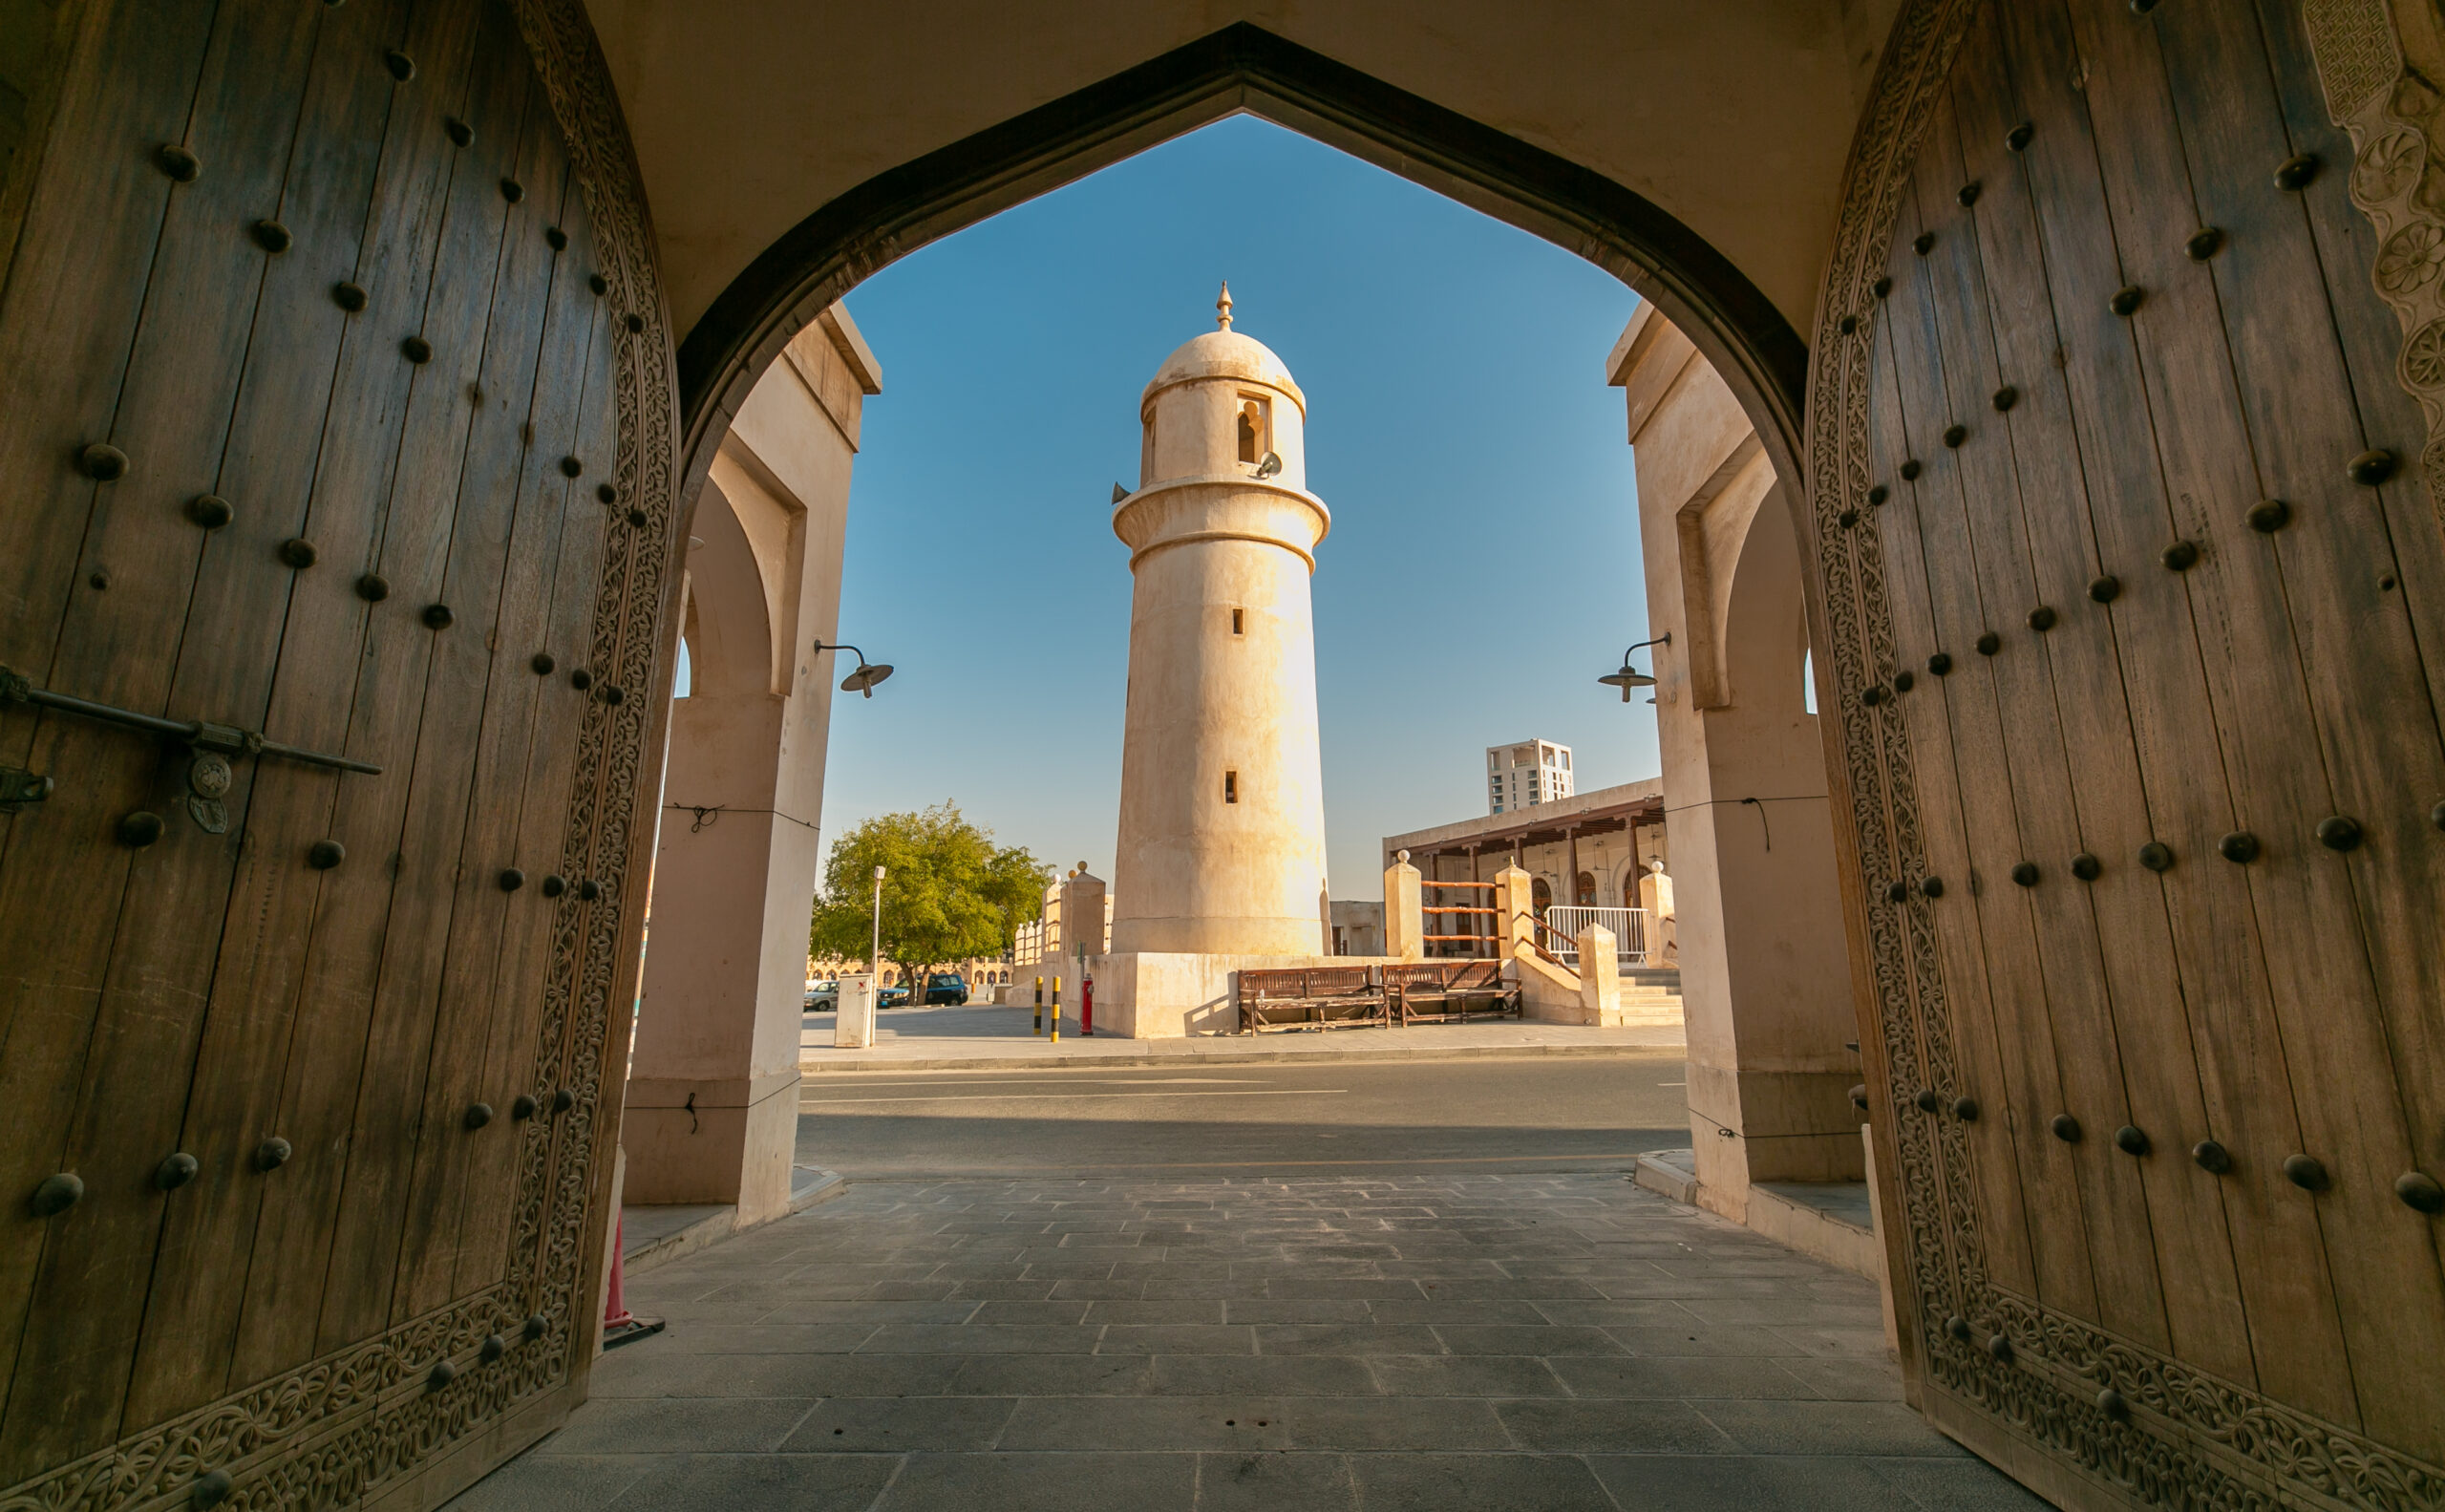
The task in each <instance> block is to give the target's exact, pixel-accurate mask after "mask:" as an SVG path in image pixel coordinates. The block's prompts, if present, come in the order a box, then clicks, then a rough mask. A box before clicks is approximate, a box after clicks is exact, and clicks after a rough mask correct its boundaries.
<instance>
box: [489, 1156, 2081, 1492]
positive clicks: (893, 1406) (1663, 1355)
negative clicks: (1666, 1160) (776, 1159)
mask: <svg viewBox="0 0 2445 1512" xmlns="http://www.w3.org/2000/svg"><path fill="white" fill-rule="evenodd" d="M629 1304H630V1306H631V1307H632V1308H634V1309H635V1310H638V1311H640V1312H646V1313H650V1314H655V1315H659V1316H662V1317H665V1318H667V1319H668V1320H669V1321H670V1330H669V1331H668V1332H667V1333H665V1334H663V1335H661V1336H660V1337H657V1338H653V1339H649V1340H647V1341H645V1342H643V1343H639V1344H636V1345H632V1346H630V1347H628V1348H626V1349H623V1350H620V1351H617V1352H613V1353H611V1354H609V1355H606V1357H605V1358H604V1359H603V1360H602V1361H601V1362H600V1363H598V1365H597V1366H596V1368H595V1374H594V1398H593V1399H592V1400H591V1401H589V1402H587V1403H586V1404H585V1406H584V1407H582V1408H580V1409H579V1410H578V1412H577V1414H576V1415H575V1416H574V1417H573V1418H572V1420H571V1421H570V1423H569V1424H568V1426H567V1427H566V1428H564V1429H563V1430H562V1431H561V1432H560V1433H559V1434H557V1435H555V1436H553V1437H551V1438H549V1439H546V1440H545V1441H544V1442H543V1443H542V1444H540V1445H539V1446H537V1447H536V1448H535V1449H534V1450H533V1451H531V1452H530V1453H528V1454H527V1455H526V1456H524V1457H523V1458H522V1459H519V1460H517V1461H515V1462H513V1463H512V1464H510V1465H508V1466H506V1467H504V1468H503V1469H502V1470H500V1472H498V1473H496V1474H495V1475H494V1476H493V1477H491V1478H490V1479H489V1480H485V1481H484V1482H482V1483H481V1484H479V1485H478V1486H476V1487H475V1488H473V1489H472V1490H470V1491H469V1492H467V1493H466V1494H465V1495H464V1496H462V1497H460V1498H459V1499H458V1501H456V1502H454V1503H452V1506H453V1508H454V1509H456V1512H496V1509H499V1512H508V1509H517V1512H562V1509H570V1512H575V1509H591V1508H603V1507H613V1508H618V1509H621V1512H627V1509H630V1508H638V1509H643V1508H657V1509H673V1512H683V1509H688V1508H696V1507H705V1508H716V1507H717V1508H723V1509H725V1512H760V1509H765V1508H774V1509H789V1512H833V1509H840V1512H867V1509H874V1512H932V1509H953V1508H957V1509H991V1512H1035V1509H1042V1512H1101V1509H1105V1508H1116V1509H1117V1508H1128V1509H1131V1512H1167V1509H1173V1508H1179V1509H1189V1508H1196V1509H1199V1512H1223V1509H1229V1508H1243V1507H1245V1508H1264V1509H1267V1512H1304V1509H1307V1508H1329V1509H1358V1512H1384V1509H1392V1508H1403V1509H1420V1512H1424V1509H1439V1508H1454V1509H1459V1508H1468V1509H1473V1512H1480V1509H1487V1508H1506V1509H1507V1508H1521V1509H1530V1508H1533V1509H1555V1512H1563V1509H1577V1508H1590V1509H1605V1512H1631V1509H1650V1508H1651V1509H1660V1512H1661V1509H1669V1512H1682V1509H1689V1512H1697V1509H1733V1508H1737V1509H1740V1512H1775V1509H1780V1508H1794V1509H1798V1508H1807V1509H1811V1512H1817V1509H1844V1512H1847V1509H1860V1512H1877V1509H1887V1508H1890V1509H1911V1512H1917V1509H1936V1508H1944V1509H1948V1512H1951V1509H1958V1512H1983V1509H1988V1508H2041V1507H2043V1506H2044V1505H2045V1503H2044V1502H2042V1501H2037V1500H2036V1499H2034V1498H2032V1497H2030V1495H2028V1494H2027V1493H2026V1492H2023V1491H2022V1490H2020V1489H2019V1488H2018V1487H2016V1486H2014V1485H2013V1484H2012V1483H2011V1482H2010V1481H2009V1480H2007V1479H2006V1478H2005V1477H2004V1476H2003V1475H2002V1474H2001V1473H1999V1472H1997V1471H1995V1470H1993V1469H1990V1468H1989V1467H1988V1465H1986V1464H1985V1463H1984V1462H1983V1461H1981V1460H1978V1459H1973V1458H1971V1457H1969V1456H1968V1455H1967V1454H1965V1453H1964V1452H1963V1451H1961V1450H1960V1449H1959V1448H1958V1447H1956V1446H1955V1445H1954V1444H1953V1443H1952V1442H1951V1441H1950V1440H1948V1439H1946V1438H1945V1437H1942V1436H1940V1435H1938V1434H1937V1433H1936V1432H1935V1431H1934V1430H1932V1429H1930V1428H1928V1427H1927V1426H1926V1425H1925V1424H1924V1423H1923V1422H1922V1421H1921V1420H1920V1419H1919V1418H1918V1417H1917V1416H1916V1415H1914V1414H1913V1413H1911V1412H1910V1411H1909V1410H1908V1409H1907V1408H1906V1407H1904V1406H1903V1405H1902V1402H1901V1400H1900V1395H1901V1391H1900V1379H1899V1376H1898V1374H1897V1373H1896V1370H1895V1368H1894V1366H1893V1364H1892V1363H1891V1361H1890V1360H1889V1358H1888V1357H1887V1356H1886V1354H1885V1352H1884V1342H1883V1332H1882V1325H1881V1323H1880V1321H1879V1317H1878V1310H1877V1300H1876V1292H1875V1289H1874V1288H1872V1287H1871V1286H1870V1285H1869V1284H1868V1283H1866V1282H1864V1281H1861V1280H1860V1279H1858V1278H1857V1277H1854V1276H1850V1275H1846V1274H1844V1273H1842V1272H1839V1271H1837V1270H1833V1269H1831V1268H1829V1267H1825V1266H1821V1265H1818V1264H1817V1263H1816V1262H1814V1261H1810V1260H1807V1259H1804V1258H1802V1257H1800V1256H1798V1255H1797V1254H1794V1253H1793V1252H1791V1251H1789V1250H1787V1249H1784V1248H1782V1247H1781V1246H1778V1245H1775V1244H1774V1243H1773V1242H1771V1241H1769V1240H1765V1239H1761V1238H1758V1237H1757V1236H1755V1235H1754V1234H1751V1233H1749V1232H1748V1231H1747V1230H1745V1229H1742V1228H1740V1227H1738V1226H1736V1225H1732V1224H1728V1223H1725V1222H1724V1221H1722V1220H1720V1219H1717V1218H1715V1217H1713V1216H1712V1215H1710V1214H1705V1213H1700V1212H1697V1211H1695V1210H1694V1209H1691V1208H1689V1207H1684V1206H1681V1205H1679V1204H1677V1203H1671V1202H1669V1201H1667V1200H1666V1199H1664V1198H1662V1197H1659V1196H1657V1195H1655V1194H1654V1193H1651V1192H1648V1191H1645V1190H1642V1189H1640V1188H1638V1187H1635V1186H1633V1185H1632V1184H1631V1183H1630V1182H1628V1181H1626V1179H1624V1177H1623V1176H1621V1175H1620V1174H1618V1173H1603V1174H1599V1173H1574V1174H1562V1175H1540V1176H1520V1175H1512V1176H1464V1177H1452V1178H1443V1179H1437V1178H1434V1177H1393V1178H1386V1179H1381V1180H1375V1179H1370V1180H1355V1181H1353V1180H1344V1179H1331V1178H1317V1179H1312V1180H1293V1181H1243V1182H1197V1183H1187V1184H1180V1183H1172V1182H1062V1181H1043V1182H934V1183H922V1184H921V1183H891V1182H877V1183H859V1184H857V1185H855V1186H853V1187H852V1188H851V1189H850V1191H849V1192H848V1194H847V1195H846V1196H844V1197H842V1198H840V1199H839V1200H837V1201H835V1202H832V1203H827V1204H825V1205H824V1206H822V1207H819V1208H816V1209H814V1210H812V1211H810V1212H806V1213H802V1214H800V1215H798V1216H797V1217H794V1218H790V1219H785V1220H783V1221H781V1222H779V1223H776V1224H773V1225H769V1226H767V1227H764V1228H761V1229H758V1230H755V1231H754V1232H752V1233H749V1234H745V1235H742V1236H740V1237H738V1238H735V1239H733V1240H730V1241H728V1242H726V1243H724V1244H722V1245H719V1246H714V1247H713V1248H712V1249H708V1250H706V1251H704V1252H702V1253H700V1254H696V1255H692V1256H690V1257H688V1258H686V1259H683V1260H679V1261H675V1262H673V1263H671V1264H670V1265H669V1266H666V1267H662V1268H660V1269H657V1270H655V1271H652V1272H651V1273H649V1274H648V1275H645V1276H642V1277H639V1278H638V1279H637V1280H636V1282H635V1283H634V1284H633V1285H632V1286H631V1288H630V1289H629Z"/></svg>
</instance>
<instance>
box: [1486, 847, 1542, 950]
mask: <svg viewBox="0 0 2445 1512" xmlns="http://www.w3.org/2000/svg"><path fill="white" fill-rule="evenodd" d="M1536 885H1537V880H1536V879H1535V878H1533V877H1531V876H1529V875H1528V874H1527V873H1526V872H1524V871H1522V870H1520V867H1519V866H1517V865H1509V866H1505V867H1503V868H1502V870H1500V871H1499V872H1496V873H1495V874H1494V907H1495V918H1494V924H1495V930H1494V933H1495V942H1496V953H1497V954H1499V956H1501V958H1502V959H1504V960H1506V961H1508V960H1510V959H1511V958H1512V957H1513V956H1515V955H1518V954H1519V953H1520V951H1521V950H1523V949H1527V948H1532V947H1533V946H1534V945H1535V944H1536V941H1537V893H1536Z"/></svg>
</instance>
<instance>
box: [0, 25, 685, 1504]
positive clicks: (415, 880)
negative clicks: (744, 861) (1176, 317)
mask: <svg viewBox="0 0 2445 1512" xmlns="http://www.w3.org/2000/svg"><path fill="white" fill-rule="evenodd" d="M10 14H11V17H12V19H11V20H10V21H9V22H8V23H7V25H9V26H10V27H12V28H17V29H18V30H19V32H20V33H21V34H12V35H11V36H9V37H8V38H7V39H6V40H7V42H8V48H7V51H8V53H9V56H10V58H11V66H12V67H16V68H18V70H19V75H20V76H19V77H17V78H13V79H11V81H10V82H11V85H12V87H16V88H17V93H18V94H19V95H21V96H24V97H25V98H26V99H27V100H28V101H29V102H30V103H29V106H28V110H27V112H26V113H25V116H24V118H23V119H22V120H21V121H19V122H18V123H17V124H16V126H15V127H13V128H11V129H12V130H13V131H14V135H13V136H12V137H11V138H10V139H8V140H7V141H5V142H0V148H6V149H7V154H8V155H7V157H6V159H5V161H4V163H0V245H5V246H6V248H7V251H6V253H5V256H6V258H7V261H6V263H5V273H4V274H0V276H5V279H6V283H5V287H4V288H0V385H5V393H6V402H5V403H0V666H5V668H6V669H7V671H6V672H0V768H7V769H9V770H8V771H6V772H0V798H6V799H13V800H14V801H12V802H11V803H10V804H8V805H7V806H8V808H9V810H10V812H8V813H6V815H5V816H0V1108H5V1109H6V1110H7V1111H6V1116H5V1117H0V1198H4V1199H5V1201H6V1203H7V1204H8V1206H7V1211H6V1214H5V1216H0V1381H5V1387H0V1390H5V1399H4V1400H0V1487H6V1488H7V1489H5V1490H0V1505H5V1506H10V1507H16V1506H42V1507H53V1506H61V1507H64V1506H71V1505H73V1506H76V1507H79V1508H89V1509H96V1512H98V1509H101V1508H115V1507H120V1506H139V1505H140V1506H153V1505H169V1504H176V1505H180V1506H186V1505H191V1504H192V1505H208V1504H211V1503H212V1502H213V1501H215V1500H216V1499H225V1498H227V1497H231V1496H234V1497H236V1498H237V1499H238V1501H240V1502H242V1503H243V1504H244V1505H247V1506H251V1507H274V1506H278V1507H309V1506H310V1507H320V1506H330V1505H338V1504H342V1503H347V1504H351V1505H353V1504H357V1503H358V1502H360V1501H365V1502H380V1501H385V1500H388V1499H411V1498H413V1499H423V1500H433V1499H437V1497H438V1496H440V1495H441V1494H444V1493H446V1492H447V1491H448V1490H450V1489H452V1488H454V1487H455V1486H456V1485H457V1484H458V1483H461V1482H463V1481H464V1480H468V1479H470V1478H472V1477H473V1476H474V1475H475V1474H478V1473H480V1471H481V1470H483V1469H484V1468H487V1467H488V1466H489V1464H490V1463H492V1462H494V1461H497V1460H498V1459H499V1458H500V1457H501V1456H502V1455H505V1454H507V1453H509V1452H513V1451H514V1450H515V1449H517V1448H518V1447H521V1445H522V1444H523V1443H524V1442H526V1441H528V1440H530V1439H531V1438H532V1437H535V1436H536V1435H537V1434H540V1433H541V1432H542V1431H543V1430H544V1429H546V1428H548V1427H549V1426H550V1425H551V1424H552V1423H553V1422H554V1421H557V1420H558V1417H559V1416H560V1415H562V1414H564V1413H565V1411H566V1409H567V1407H568V1405H569V1404H570V1403H571V1402H573V1401H574V1400H575V1399H576V1397H577V1396H578V1395H580V1394H581V1393H582V1391H583V1384H584V1379H585V1370H586V1363H587V1360H588V1359H589V1357H590V1355H591V1352H592V1346H593V1337H594V1332H595V1319H596V1318H597V1317H598V1315H599V1305H598V1303H597V1301H596V1296H595V1278H594V1274H593V1267H594V1265H595V1263H596V1261H597V1259H598V1258H599V1250H600V1245H601V1234H600V1230H601V1226H602V1216H601V1215H602V1213H603V1210H604V1205H605V1203H606V1195H607V1194H606V1190H605V1188H606V1185H607V1182H606V1164H607V1161H606V1152H607V1149H608V1139H610V1137H611V1125H612V1123H613V1121H614V1120H615V1118H616V1110H617V1107H618V1090H619V1088H618V1081H617V1079H616V1077H615V1078H614V1079H613V1080H612V1081H611V1082H610V1083H609V1085H608V1087H607V1091H606V1083H605V1077H604V1068H605V1067H606V1065H609V1066H613V1067H616V1066H618V1065H619V1064H620V1059H619V1057H620V1055H621V1054H622V1053H623V1049H622V1047H623V1046H624V1045H625V1043H626V1038H627V1021H628V1015H627V1013H625V1012H620V1013H616V1014H615V1013H613V1012H610V1007H611V1005H613V1004H626V1003H627V1001H628V1000H629V997H630V994H631V991H632V986H631V984H630V983H629V981H628V976H629V974H630V972H631V971H632V969H633V963H634V958H635V955H636V951H635V948H634V947H633V945H632V944H631V945H630V946H629V947H628V948H626V949H625V950H624V949H622V948H620V944H619V942H620V941H621V940H622V939H624V938H625V939H627V940H630V941H633V939H634V938H635V926H636V921H635V919H634V918H633V917H631V916H632V915H633V914H634V912H635V911H636V908H635V905H637V904H641V902H642V899H641V897H637V896H636V894H638V893H641V890H642V889H641V887H640V886H638V885H637V884H636V877H637V870H636V868H637V865H638V861H637V853H638V849H639V847H637V846H636V845H634V844H633V843H632V841H633V839H634V837H635V835H636V834H637V833H638V832H639V831H638V827H637V826H636V824H635V823H634V822H633V821H632V816H633V812H634V805H635V799H636V793H637V788H638V778H639V753H640V752H641V751H643V750H647V749H650V747H649V746H648V743H647V739H646V734H645V731H644V729H643V722H644V720H645V717H646V714H645V712H646V711H647V710H648V709H650V708H652V707H653V706H654V703H655V700H654V699H652V698H651V697H650V696H648V695H647V693H646V692H645V691H646V690H647V689H648V687H649V686H650V685H651V683H652V681H653V678H654V662H655V642H656V634H655V624H656V621H657V617H658V612H659V610H660V608H661V604H662V599H663V596H664V595H663V592H662V585H663V584H664V583H665V582H666V581H667V579H668V567H667V556H668V551H667V544H668V537H669V498H670V477H669V470H670V452H669V441H668V437H669V436H670V420H671V413H672V401H671V390H670V379H669V369H668V360H669V359H668V351H667V343H666V341H665V337H664V326H663V322H662V317H661V311H660V305H659V296H658V293H657V290H656V286H655V282H654V273H653V269H652V266H651V262H650V257H649V253H648V246H647V244H646V239H645V238H646V229H645V224H644V219H643V211H642V206H641V203H640V201H639V198H638V194H637V189H636V182H635V177H634V171H633V166H632V164H631V161H630V159H629V156H628V152H627V144H626V141H625V138H624V137H623V136H622V135H621V127H620V125H619V120H618V115H617V111H616V108H615V107H614V106H613V105H612V103H611V97H610V94H609V90H608V87H607V84H606V82H605V80H604V78H603V75H602V69H601V64H600V59H599V57H598V56H597V55H596V54H595V53H594V51H593V42H592V37H591V33H590V32H588V31H587V30H586V28H585V21H584V18H583V12H582V11H581V10H580V9H579V7H578V6H577V5H576V4H574V3H561V0H521V4H520V5H519V6H518V7H516V8H513V7H512V6H511V5H509V4H505V3H503V0H329V3H325V0H220V3H218V4H200V5H169V6H164V5H161V4H158V3H154V0H65V3H62V4H59V5H56V6H44V7H19V8H17V9H16V10H15V11H11V13H10ZM28 16H38V17H40V18H41V20H40V24H39V25H35V24H33V23H30V22H27V21H26V20H25V18H26V17H28ZM624 690H632V691H636V692H637V693H638V695H637V696H634V697H627V696H624ZM63 700H83V701H85V704H86V705H87V706H89V707H83V708H73V707H70V706H69V705H68V704H66V703H64V702H63ZM146 720H151V721H154V722H155V723H154V725H153V726H151V727H140V726H142V725H143V721H146ZM266 742H268V743H266ZM46 790H47V791H46Z"/></svg>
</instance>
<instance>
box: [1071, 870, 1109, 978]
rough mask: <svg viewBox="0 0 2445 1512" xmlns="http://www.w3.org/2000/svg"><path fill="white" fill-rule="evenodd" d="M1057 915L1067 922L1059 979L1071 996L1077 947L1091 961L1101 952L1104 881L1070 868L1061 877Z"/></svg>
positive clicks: (1102, 945)
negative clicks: (1082, 947)
mask: <svg viewBox="0 0 2445 1512" xmlns="http://www.w3.org/2000/svg"><path fill="white" fill-rule="evenodd" d="M1061 917H1062V918H1063V919H1065V920H1068V921H1069V927H1068V930H1067V931H1066V932H1067V936H1068V937H1067V939H1065V940H1064V941H1063V943H1062V947H1061V968H1062V970H1061V980H1062V981H1063V982H1065V983H1068V984H1070V987H1071V996H1072V998H1073V999H1075V997H1076V995H1077V979H1078V947H1079V946H1080V945H1084V946H1085V947H1086V948H1087V959H1088V960H1090V961H1092V960H1094V959H1095V957H1096V956H1099V955H1101V954H1103V953H1104V882H1103V879H1102V878H1100V877H1096V876H1094V875H1091V874H1090V873H1087V872H1084V871H1074V872H1072V873H1071V874H1070V875H1069V876H1067V877H1064V878H1063V879H1061Z"/></svg>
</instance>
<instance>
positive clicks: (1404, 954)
mask: <svg viewBox="0 0 2445 1512" xmlns="http://www.w3.org/2000/svg"><path fill="white" fill-rule="evenodd" d="M1420 891H1421V889H1420V888H1419V886H1418V872H1417V868H1416V867H1415V866H1413V865H1411V864H1410V853H1409V852H1408V851H1402V852H1401V853H1400V854H1399V856H1398V857H1397V858H1395V859H1394V861H1393V864H1391V865H1390V866H1387V867H1385V868H1384V953H1385V954H1386V955H1389V956H1391V957H1392V958H1393V959H1394V960H1396V961H1422V960H1424V959H1425V958H1426V941H1425V939H1424V936H1425V934H1426V926H1425V920H1426V914H1425V912H1424V911H1423V910H1424V907H1425V900H1424V899H1423V898H1422V897H1421V896H1420Z"/></svg>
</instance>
